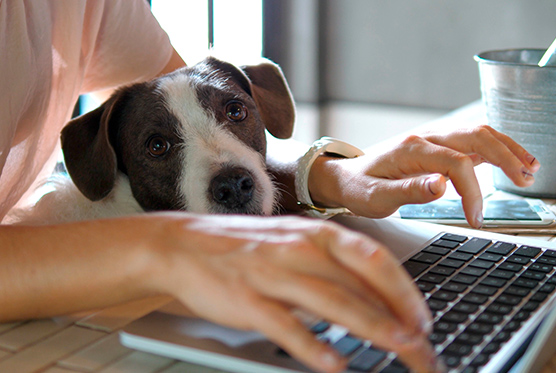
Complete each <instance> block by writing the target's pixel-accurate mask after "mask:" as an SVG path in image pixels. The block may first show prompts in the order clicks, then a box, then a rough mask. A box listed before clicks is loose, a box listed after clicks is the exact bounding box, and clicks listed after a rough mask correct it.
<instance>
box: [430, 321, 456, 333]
mask: <svg viewBox="0 0 556 373" xmlns="http://www.w3.org/2000/svg"><path fill="white" fill-rule="evenodd" d="M457 329H458V324H456V323H453V322H445V321H437V322H435V323H434V326H433V330H434V332H435V333H446V334H450V333H453V332H455V331H456V330H457Z"/></svg>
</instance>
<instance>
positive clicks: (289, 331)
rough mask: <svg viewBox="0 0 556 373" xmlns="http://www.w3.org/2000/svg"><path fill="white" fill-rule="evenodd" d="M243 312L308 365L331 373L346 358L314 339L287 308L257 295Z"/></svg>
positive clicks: (340, 367)
mask: <svg viewBox="0 0 556 373" xmlns="http://www.w3.org/2000/svg"><path fill="white" fill-rule="evenodd" d="M246 313H247V314H248V317H249V319H250V320H251V322H252V324H253V326H254V328H255V329H256V330H259V331H260V332H261V333H263V334H264V335H265V336H266V337H267V338H268V339H269V340H271V341H273V342H274V343H276V344H277V345H279V346H280V347H282V348H283V349H284V350H285V351H287V352H288V353H289V354H290V355H291V356H292V357H294V358H296V359H297V360H299V361H301V362H302V363H304V364H306V365H307V366H309V367H310V368H313V369H315V370H317V371H321V372H331V373H332V372H341V371H342V370H343V369H344V368H345V365H346V360H345V359H343V358H342V357H341V356H340V355H339V354H338V352H336V351H335V350H334V349H333V348H332V347H331V346H329V345H327V344H325V343H323V342H321V341H319V340H317V339H316V338H315V336H314V335H313V334H312V333H311V332H310V331H309V330H307V328H306V327H305V326H304V325H303V324H302V323H301V322H300V321H299V320H298V319H297V318H295V317H294V316H293V315H292V313H291V311H290V310H289V309H288V308H286V307H284V306H281V305H280V304H279V303H276V302H273V301H268V300H266V299H264V298H257V299H254V300H253V302H252V304H250V305H249V307H247V308H246Z"/></svg>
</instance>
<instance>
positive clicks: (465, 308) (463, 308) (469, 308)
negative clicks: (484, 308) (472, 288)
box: [452, 302, 479, 314]
mask: <svg viewBox="0 0 556 373" xmlns="http://www.w3.org/2000/svg"><path fill="white" fill-rule="evenodd" d="M478 309H479V306H478V305H476V304H472V303H467V302H458V303H457V304H455V305H454V307H452V311H456V312H462V313H466V314H472V313H475V312H477V310H478Z"/></svg>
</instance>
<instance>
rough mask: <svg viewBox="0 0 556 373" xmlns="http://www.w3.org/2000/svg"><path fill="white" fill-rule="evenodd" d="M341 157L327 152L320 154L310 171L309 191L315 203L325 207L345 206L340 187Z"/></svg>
mask: <svg viewBox="0 0 556 373" xmlns="http://www.w3.org/2000/svg"><path fill="white" fill-rule="evenodd" d="M338 161H339V159H338V158H337V157H332V156H329V155H327V154H322V155H320V156H319V157H318V158H317V159H316V160H315V163H313V166H312V167H311V171H310V172H309V178H308V187H309V193H310V194H311V198H312V199H313V202H314V203H315V205H317V206H319V207H325V208H336V207H343V206H344V205H343V204H342V200H343V199H342V188H341V187H340V180H341V177H342V175H341V172H342V168H341V167H340V165H338Z"/></svg>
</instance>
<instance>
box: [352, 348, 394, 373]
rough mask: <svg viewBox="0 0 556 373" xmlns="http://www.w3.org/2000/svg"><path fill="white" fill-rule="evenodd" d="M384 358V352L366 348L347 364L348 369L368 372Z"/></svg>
mask: <svg viewBox="0 0 556 373" xmlns="http://www.w3.org/2000/svg"><path fill="white" fill-rule="evenodd" d="M385 357H386V352H384V351H380V350H377V349H375V348H367V349H365V350H363V352H362V353H360V354H359V355H357V356H356V357H355V358H354V359H353V360H352V361H351V362H350V363H349V368H350V369H353V370H357V371H361V372H368V371H369V370H371V369H373V368H374V367H376V366H377V365H378V364H380V363H381V362H382V361H383V360H384V358H385Z"/></svg>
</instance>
